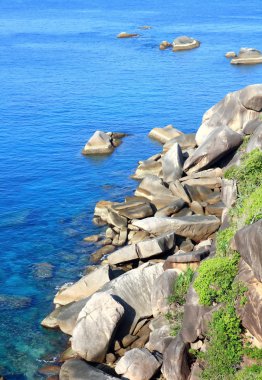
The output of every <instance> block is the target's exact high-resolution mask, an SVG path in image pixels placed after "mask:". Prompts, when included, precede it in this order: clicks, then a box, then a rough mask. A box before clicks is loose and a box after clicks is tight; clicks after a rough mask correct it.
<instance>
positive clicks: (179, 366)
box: [161, 334, 190, 380]
mask: <svg viewBox="0 0 262 380" xmlns="http://www.w3.org/2000/svg"><path fill="white" fill-rule="evenodd" d="M188 348H189V345H188V344H186V343H184V341H183V338H182V336H181V334H178V335H177V336H176V337H175V338H173V339H172V341H171V342H170V343H169V345H168V347H167V349H166V350H165V352H164V355H163V366H162V368H161V372H162V373H163V375H164V377H165V379H166V380H174V379H177V380H187V378H188V375H189V373H190V369H189V360H188V354H187V351H188Z"/></svg>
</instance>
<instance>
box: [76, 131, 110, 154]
mask: <svg viewBox="0 0 262 380" xmlns="http://www.w3.org/2000/svg"><path fill="white" fill-rule="evenodd" d="M113 150H114V147H113V144H112V142H111V138H110V136H109V135H108V134H107V133H105V132H102V131H96V132H95V133H94V134H93V136H92V137H91V138H90V139H89V140H88V142H87V143H86V145H85V147H84V149H83V151H82V153H83V154H86V155H92V154H108V153H112V152H113Z"/></svg>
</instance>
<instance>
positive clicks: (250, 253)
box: [234, 219, 262, 282]
mask: <svg viewBox="0 0 262 380" xmlns="http://www.w3.org/2000/svg"><path fill="white" fill-rule="evenodd" d="M234 242H235V245H236V248H237V251H238V252H239V253H240V255H241V257H242V258H243V260H245V262H246V263H247V264H248V265H249V266H250V267H251V268H252V270H253V272H254V274H255V277H256V278H257V279H258V280H259V281H260V282H262V249H261V247H262V219H260V220H259V221H258V222H256V223H254V224H251V225H250V226H248V227H244V228H242V229H241V230H239V231H238V232H237V233H236V234H235V236H234Z"/></svg>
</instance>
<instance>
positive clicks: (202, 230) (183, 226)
mask: <svg viewBox="0 0 262 380" xmlns="http://www.w3.org/2000/svg"><path fill="white" fill-rule="evenodd" d="M133 224H134V225H135V226H137V227H139V228H140V229H142V230H145V231H147V232H149V233H151V234H164V233H169V232H175V233H176V234H177V235H180V236H183V237H188V238H190V239H192V240H194V241H201V240H204V239H207V238H208V237H209V236H210V235H211V234H212V233H213V232H215V231H216V230H217V229H218V227H219V225H220V221H219V219H218V218H216V217H215V216H204V215H192V216H182V217H177V218H168V217H166V218H154V217H152V218H146V219H143V220H137V221H134V222H133Z"/></svg>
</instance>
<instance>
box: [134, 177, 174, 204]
mask: <svg viewBox="0 0 262 380" xmlns="http://www.w3.org/2000/svg"><path fill="white" fill-rule="evenodd" d="M135 195H136V196H137V197H144V198H147V199H148V200H150V202H151V203H153V204H154V205H155V206H156V208H157V209H159V208H162V207H165V206H167V205H168V204H170V203H171V202H172V201H173V200H174V196H173V194H172V193H171V191H170V190H169V189H168V188H167V187H165V186H164V184H163V181H162V180H161V179H160V178H158V177H156V176H153V175H150V176H146V177H145V178H144V179H143V180H142V182H141V183H140V185H139V186H138V188H137V189H136V191H135Z"/></svg>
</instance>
